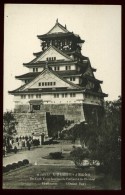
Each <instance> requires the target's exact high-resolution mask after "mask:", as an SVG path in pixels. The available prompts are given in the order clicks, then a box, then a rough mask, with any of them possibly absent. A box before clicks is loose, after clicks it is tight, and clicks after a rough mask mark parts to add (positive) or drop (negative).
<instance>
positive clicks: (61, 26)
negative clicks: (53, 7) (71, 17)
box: [47, 19, 69, 34]
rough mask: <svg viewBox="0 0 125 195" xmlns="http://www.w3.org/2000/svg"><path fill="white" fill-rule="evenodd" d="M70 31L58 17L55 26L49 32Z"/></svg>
mask: <svg viewBox="0 0 125 195" xmlns="http://www.w3.org/2000/svg"><path fill="white" fill-rule="evenodd" d="M68 32H69V31H68V30H67V29H66V26H65V27H64V26H63V25H61V24H60V23H59V22H58V19H57V20H56V24H55V25H54V26H53V28H52V29H51V30H50V31H49V32H48V33H47V34H52V33H68Z"/></svg>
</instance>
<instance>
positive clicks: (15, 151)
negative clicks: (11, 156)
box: [13, 146, 17, 154]
mask: <svg viewBox="0 0 125 195" xmlns="http://www.w3.org/2000/svg"><path fill="white" fill-rule="evenodd" d="M13 150H14V153H15V154H16V153H17V147H16V146H14V149H13Z"/></svg>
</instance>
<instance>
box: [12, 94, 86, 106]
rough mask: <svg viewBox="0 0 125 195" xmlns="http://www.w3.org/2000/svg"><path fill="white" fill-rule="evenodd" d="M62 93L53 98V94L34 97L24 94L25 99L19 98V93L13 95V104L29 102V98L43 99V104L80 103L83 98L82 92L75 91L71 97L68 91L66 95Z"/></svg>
mask: <svg viewBox="0 0 125 195" xmlns="http://www.w3.org/2000/svg"><path fill="white" fill-rule="evenodd" d="M62 94H63V93H59V97H58V98H57V97H56V98H55V97H54V94H41V98H36V95H35V94H34V97H33V98H32V99H29V98H28V95H26V98H25V99H21V95H19V96H15V97H14V102H15V104H19V105H20V104H29V101H30V100H43V102H44V104H64V103H69V104H70V103H82V102H83V100H84V96H83V94H82V93H77V94H76V95H75V97H71V96H70V93H67V97H63V96H62Z"/></svg>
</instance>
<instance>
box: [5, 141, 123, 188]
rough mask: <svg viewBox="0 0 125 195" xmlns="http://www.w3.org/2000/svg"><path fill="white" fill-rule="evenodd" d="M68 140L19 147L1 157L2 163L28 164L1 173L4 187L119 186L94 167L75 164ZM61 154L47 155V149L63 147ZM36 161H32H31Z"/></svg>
mask: <svg viewBox="0 0 125 195" xmlns="http://www.w3.org/2000/svg"><path fill="white" fill-rule="evenodd" d="M72 146H73V144H71V143H63V144H62V143H59V144H53V145H43V146H41V147H38V148H31V150H30V151H28V150H24V151H19V152H18V153H17V154H11V155H8V156H6V157H4V158H3V165H4V166H6V165H7V164H12V163H14V162H18V161H20V160H23V159H28V160H29V162H30V165H29V166H27V167H22V168H20V169H17V170H13V171H10V172H8V173H5V174H3V188H4V189H74V190H75V189H77V190H78V189H79V190H84V189H85V190H86V189H93V190H95V189H96V190H100V189H113V190H117V189H120V182H117V181H115V180H112V179H111V178H110V177H104V175H100V174H95V170H94V169H93V168H87V167H86V168H84V169H83V168H82V169H80V168H76V167H75V165H74V163H73V161H72V160H71V159H70V158H69V156H68V154H69V152H70V151H71V149H72ZM62 149H63V154H64V158H62V159H58V160H54V159H50V158H49V153H50V152H55V151H57V152H59V151H62ZM35 163H36V164H37V165H34V164H35Z"/></svg>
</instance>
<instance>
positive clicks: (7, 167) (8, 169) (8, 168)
mask: <svg viewBox="0 0 125 195" xmlns="http://www.w3.org/2000/svg"><path fill="white" fill-rule="evenodd" d="M11 169H12V165H11V164H9V165H7V166H6V172H8V171H10V170H11Z"/></svg>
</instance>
